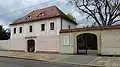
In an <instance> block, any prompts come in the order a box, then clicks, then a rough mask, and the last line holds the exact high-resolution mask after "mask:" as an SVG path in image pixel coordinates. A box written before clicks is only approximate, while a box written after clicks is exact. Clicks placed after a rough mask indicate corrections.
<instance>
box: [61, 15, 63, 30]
mask: <svg viewBox="0 0 120 67" xmlns="http://www.w3.org/2000/svg"><path fill="white" fill-rule="evenodd" d="M62 20H63V17H61V30H62V24H63V23H62Z"/></svg>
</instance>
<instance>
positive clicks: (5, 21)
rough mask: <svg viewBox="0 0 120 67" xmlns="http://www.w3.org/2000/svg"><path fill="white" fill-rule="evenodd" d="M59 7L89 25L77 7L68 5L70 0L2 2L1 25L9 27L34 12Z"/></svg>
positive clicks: (13, 0) (83, 23)
mask: <svg viewBox="0 0 120 67" xmlns="http://www.w3.org/2000/svg"><path fill="white" fill-rule="evenodd" d="M53 5H55V6H57V7H58V8H60V9H61V10H62V11H63V12H65V13H71V14H72V15H73V16H75V17H76V19H77V23H79V24H80V25H86V24H91V23H90V22H89V23H87V21H86V20H85V17H84V16H83V15H82V17H81V14H79V13H78V12H77V11H76V9H75V7H74V6H73V5H71V4H69V3H68V0H1V2H0V24H2V25H9V24H10V23H12V22H13V21H15V20H16V19H18V18H20V17H22V16H24V15H26V14H28V13H29V12H31V11H32V10H36V9H41V8H45V7H48V6H53Z"/></svg>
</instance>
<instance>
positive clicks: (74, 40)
mask: <svg viewBox="0 0 120 67" xmlns="http://www.w3.org/2000/svg"><path fill="white" fill-rule="evenodd" d="M76 25H77V23H76V22H74V21H73V20H71V19H70V18H69V17H68V16H66V15H65V14H64V13H63V12H62V11H61V10H59V9H58V8H57V7H55V6H52V7H48V8H43V9H40V10H35V11H32V12H31V13H29V14H28V15H26V16H24V17H22V18H20V19H18V20H16V21H15V22H14V23H12V24H10V27H11V28H10V29H11V38H10V40H8V41H0V48H2V49H6V50H11V51H22V52H40V53H68V54H79V53H89V50H92V51H93V52H94V51H95V52H94V53H96V54H100V55H120V43H119V42H120V25H113V26H102V27H89V28H76Z"/></svg>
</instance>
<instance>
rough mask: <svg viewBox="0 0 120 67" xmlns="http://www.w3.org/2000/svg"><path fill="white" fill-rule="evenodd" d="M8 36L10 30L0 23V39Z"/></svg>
mask: <svg viewBox="0 0 120 67" xmlns="http://www.w3.org/2000/svg"><path fill="white" fill-rule="evenodd" d="M9 38H10V30H9V29H6V30H5V29H4V28H3V26H2V25H0V40H8V39H9Z"/></svg>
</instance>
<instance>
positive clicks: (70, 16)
mask: <svg viewBox="0 0 120 67" xmlns="http://www.w3.org/2000/svg"><path fill="white" fill-rule="evenodd" d="M67 16H68V17H69V18H70V19H71V20H73V21H76V19H75V17H74V16H73V15H72V14H71V13H68V14H67Z"/></svg>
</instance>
